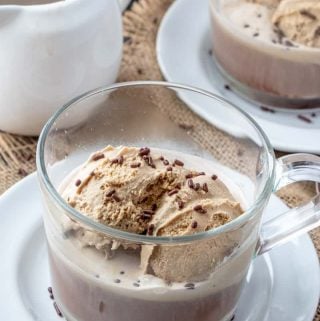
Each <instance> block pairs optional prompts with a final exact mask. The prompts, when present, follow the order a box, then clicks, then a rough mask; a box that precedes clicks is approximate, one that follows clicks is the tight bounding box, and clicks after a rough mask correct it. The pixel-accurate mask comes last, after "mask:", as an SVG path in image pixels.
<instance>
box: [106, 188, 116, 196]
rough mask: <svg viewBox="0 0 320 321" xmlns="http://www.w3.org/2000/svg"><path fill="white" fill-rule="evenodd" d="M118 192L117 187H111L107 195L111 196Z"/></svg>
mask: <svg viewBox="0 0 320 321" xmlns="http://www.w3.org/2000/svg"><path fill="white" fill-rule="evenodd" d="M115 192H116V190H115V189H111V190H110V191H109V192H107V193H106V196H107V197H111V196H112V195H113V194H114V193H115Z"/></svg>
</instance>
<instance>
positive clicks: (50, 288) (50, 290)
mask: <svg viewBox="0 0 320 321" xmlns="http://www.w3.org/2000/svg"><path fill="white" fill-rule="evenodd" d="M48 292H49V293H51V294H52V293H53V292H52V287H51V286H49V287H48Z"/></svg>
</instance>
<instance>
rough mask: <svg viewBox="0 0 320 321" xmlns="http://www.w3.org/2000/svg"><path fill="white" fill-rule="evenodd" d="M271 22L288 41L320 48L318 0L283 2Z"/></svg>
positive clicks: (319, 10)
mask: <svg viewBox="0 0 320 321" xmlns="http://www.w3.org/2000/svg"><path fill="white" fill-rule="evenodd" d="M272 21H273V23H274V25H275V26H277V27H278V28H279V29H280V30H281V32H282V33H283V34H284V35H285V36H286V37H287V38H289V39H290V40H292V41H294V42H297V43H300V44H302V45H305V46H309V47H315V48H320V1H319V0H283V1H282V2H281V3H280V5H279V6H278V8H277V10H276V11H275V13H274V15H273V18H272Z"/></svg>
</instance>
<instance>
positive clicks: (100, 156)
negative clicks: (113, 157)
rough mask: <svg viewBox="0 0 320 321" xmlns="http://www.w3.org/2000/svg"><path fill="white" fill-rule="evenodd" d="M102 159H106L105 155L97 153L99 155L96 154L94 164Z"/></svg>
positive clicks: (93, 158)
mask: <svg viewBox="0 0 320 321" xmlns="http://www.w3.org/2000/svg"><path fill="white" fill-rule="evenodd" d="M102 158H104V154H102V153H97V154H94V155H93V156H92V160H93V161H94V162H96V161H98V160H99V159H102Z"/></svg>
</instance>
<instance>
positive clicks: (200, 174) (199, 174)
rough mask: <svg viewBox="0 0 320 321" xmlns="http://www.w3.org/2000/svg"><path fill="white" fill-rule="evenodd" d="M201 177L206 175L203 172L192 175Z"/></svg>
mask: <svg viewBox="0 0 320 321" xmlns="http://www.w3.org/2000/svg"><path fill="white" fill-rule="evenodd" d="M203 175H206V173H205V172H198V173H196V174H194V177H196V176H203Z"/></svg>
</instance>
